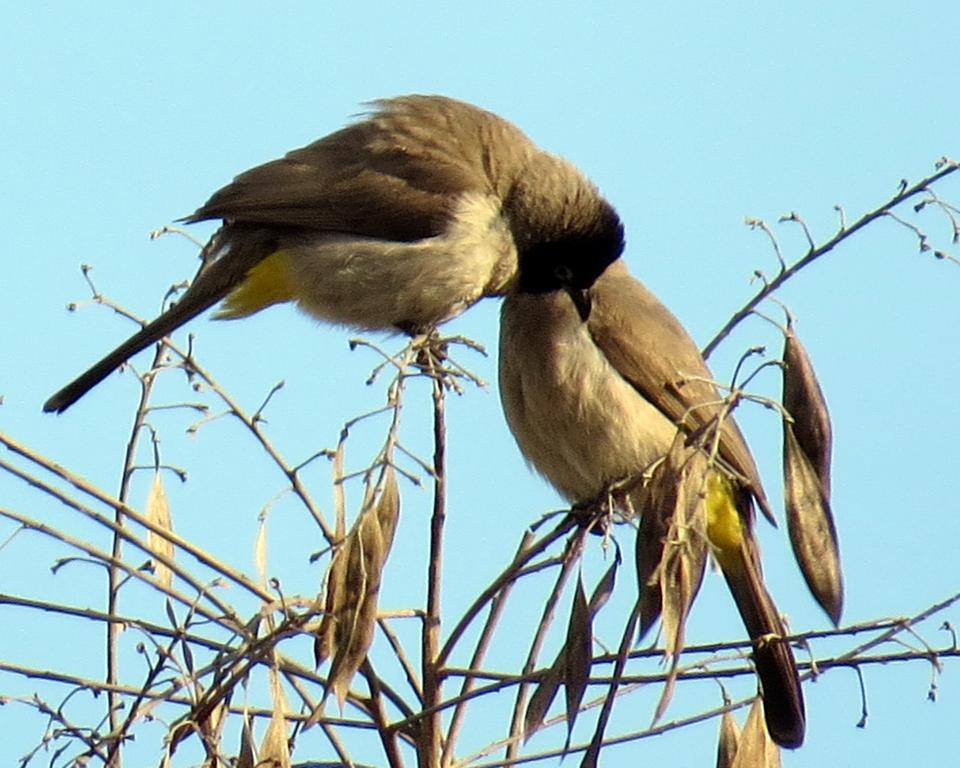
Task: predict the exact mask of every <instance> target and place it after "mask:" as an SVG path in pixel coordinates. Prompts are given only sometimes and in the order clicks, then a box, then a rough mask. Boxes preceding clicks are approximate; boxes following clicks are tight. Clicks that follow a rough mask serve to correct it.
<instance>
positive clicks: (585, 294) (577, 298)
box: [565, 285, 593, 323]
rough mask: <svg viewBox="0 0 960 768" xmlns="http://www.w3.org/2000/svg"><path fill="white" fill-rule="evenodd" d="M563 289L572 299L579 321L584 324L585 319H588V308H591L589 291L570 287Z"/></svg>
mask: <svg viewBox="0 0 960 768" xmlns="http://www.w3.org/2000/svg"><path fill="white" fill-rule="evenodd" d="M565 289H566V291H567V294H568V295H569V296H570V298H571V299H572V301H573V305H574V306H575V307H576V308H577V314H578V315H580V320H582V321H583V322H584V323H585V322H587V319H588V318H589V317H590V308H591V307H592V306H593V302H592V300H591V298H590V289H589V288H574V287H573V286H572V285H567V286H565Z"/></svg>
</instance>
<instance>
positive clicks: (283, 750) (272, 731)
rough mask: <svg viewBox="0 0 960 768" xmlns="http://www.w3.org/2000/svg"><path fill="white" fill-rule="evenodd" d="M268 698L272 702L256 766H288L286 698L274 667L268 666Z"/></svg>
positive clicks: (285, 767)
mask: <svg viewBox="0 0 960 768" xmlns="http://www.w3.org/2000/svg"><path fill="white" fill-rule="evenodd" d="M270 698H271V700H272V703H273V707H272V711H271V713H270V724H269V725H268V726H267V730H266V733H264V734H263V740H262V741H261V742H260V750H259V752H258V754H257V758H258V760H257V768H261V767H262V768H290V742H289V741H288V740H287V700H286V696H284V694H283V686H282V685H281V684H280V675H279V673H278V672H277V669H276V667H271V668H270Z"/></svg>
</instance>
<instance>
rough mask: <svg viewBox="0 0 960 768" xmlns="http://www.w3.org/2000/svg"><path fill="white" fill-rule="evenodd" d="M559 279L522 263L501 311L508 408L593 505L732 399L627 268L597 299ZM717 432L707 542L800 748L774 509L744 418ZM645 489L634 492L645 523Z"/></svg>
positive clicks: (799, 704) (605, 277)
mask: <svg viewBox="0 0 960 768" xmlns="http://www.w3.org/2000/svg"><path fill="white" fill-rule="evenodd" d="M527 269H529V270H532V272H533V274H530V273H528V272H527V271H526V270H527ZM557 276H558V272H557V271H556V270H552V271H549V272H547V271H545V270H544V269H543V267H542V265H540V264H533V263H531V264H528V265H525V268H521V272H520V276H519V288H518V290H517V291H515V292H513V293H512V294H511V295H509V296H507V297H506V298H505V299H504V301H503V304H502V307H501V313H500V339H499V363H498V368H499V371H498V375H499V386H500V397H501V401H502V405H503V410H504V414H505V416H506V421H507V424H508V426H509V428H510V431H511V432H512V433H513V435H514V437H515V439H516V441H517V444H518V446H519V448H520V451H521V453H522V454H523V455H524V457H525V458H526V460H527V461H528V463H529V464H530V465H532V467H533V468H534V469H535V470H536V471H538V472H539V473H540V474H541V475H542V476H543V477H544V478H546V480H547V481H548V482H550V483H551V484H552V485H553V486H554V487H555V488H556V489H557V490H558V491H559V492H560V494H561V495H563V496H564V497H565V498H566V499H567V500H569V501H571V502H573V503H574V504H581V505H582V504H588V503H590V502H593V501H595V500H597V499H598V498H600V497H601V495H602V494H604V493H606V492H608V491H609V489H610V488H612V487H614V486H615V484H616V483H618V482H619V481H623V480H624V479H628V478H638V477H639V476H640V475H641V473H642V472H643V471H645V470H647V469H649V468H650V467H651V466H652V465H653V464H654V462H656V461H657V460H659V459H662V458H663V457H665V456H666V455H667V454H668V452H669V451H670V449H671V445H672V444H673V442H674V439H675V438H676V437H677V435H678V429H682V430H685V431H686V432H687V434H688V435H691V436H695V435H696V434H697V432H698V430H699V431H700V432H701V434H702V430H703V428H704V427H705V426H706V425H708V424H709V423H710V422H711V420H712V419H715V418H716V416H717V414H718V413H719V411H720V408H721V407H722V398H721V397H720V395H719V394H718V391H717V389H716V387H715V386H714V385H713V383H712V381H713V380H712V379H711V376H710V371H709V369H708V368H707V365H706V363H705V361H704V359H703V357H702V356H701V354H700V352H699V350H698V349H697V346H696V344H695V343H694V342H693V340H692V339H691V337H690V336H689V334H688V333H687V331H686V330H685V329H684V328H683V326H682V325H681V324H680V322H679V321H678V320H677V319H676V317H675V316H674V315H673V314H672V313H671V312H670V311H669V310H668V309H667V308H666V307H665V306H664V305H663V304H662V303H661V302H660V301H659V300H658V299H657V298H656V297H655V296H654V295H653V294H652V293H651V292H650V291H649V290H648V289H647V288H646V287H645V286H644V285H643V284H642V283H641V282H639V281H638V280H637V279H635V278H634V277H633V276H632V275H631V274H630V272H629V270H628V269H627V266H626V264H625V263H624V261H623V259H618V260H617V261H615V262H613V263H612V264H611V265H610V266H609V267H608V268H607V269H606V270H605V271H604V272H603V273H602V274H601V275H599V276H598V278H597V279H596V281H595V282H594V284H593V285H592V287H590V288H588V289H583V288H576V287H571V286H568V285H566V284H564V282H563V280H562V279H559V280H558V279H557ZM559 276H560V277H561V278H562V277H563V274H562V270H561V271H560V273H559ZM718 431H719V435H718V439H717V451H716V453H717V456H716V460H715V461H714V462H713V464H711V465H709V469H708V472H709V474H708V475H707V477H706V478H705V483H704V487H705V504H704V510H705V518H706V526H705V528H706V530H705V534H706V538H707V540H708V542H709V544H710V549H711V551H712V553H713V555H714V558H715V559H716V561H717V562H718V564H719V566H720V569H721V571H722V572H723V575H724V577H725V580H726V582H727V584H728V586H729V588H730V591H731V592H732V595H733V597H734V600H735V602H736V604H737V607H738V609H739V613H740V615H741V618H742V620H743V622H744V625H745V627H746V629H747V632H748V634H749V636H750V639H751V642H752V647H753V660H754V666H755V668H756V670H757V674H758V677H759V679H760V686H761V689H762V694H763V700H764V711H765V716H766V723H767V730H768V732H769V733H770V736H771V737H772V738H773V740H774V741H775V742H777V743H778V744H779V745H781V746H783V747H787V748H796V747H798V746H800V745H801V744H802V742H803V738H804V732H805V727H806V726H805V723H806V715H805V710H804V702H803V691H802V689H801V685H800V681H799V676H798V672H797V666H796V662H795V660H794V657H793V652H792V651H791V649H790V646H789V644H788V642H786V641H784V640H782V638H784V637H785V636H786V635H787V631H786V629H785V626H784V623H783V620H782V619H781V617H780V614H779V612H778V611H777V608H776V606H775V604H774V602H773V599H772V597H771V596H770V593H769V592H768V591H767V589H766V587H765V585H764V582H763V578H762V573H761V568H760V559H759V550H758V546H757V543H756V539H755V537H754V532H753V517H754V514H753V504H756V505H757V506H759V507H760V509H761V510H763V511H764V513H765V514H767V515H768V516H771V515H772V511H771V510H770V505H769V502H768V500H767V497H766V495H765V493H764V491H763V486H762V485H761V482H760V477H759V474H758V471H757V467H756V464H755V463H754V460H753V458H752V456H751V454H750V450H749V448H748V447H747V444H746V441H745V439H744V437H743V435H742V433H741V432H740V430H739V428H738V427H737V425H736V423H735V422H734V420H733V419H732V418H731V417H730V416H729V415H727V416H726V417H725V418H723V419H722V420H721V421H720V426H719V430H718ZM642 490H643V489H642V488H635V489H634V490H632V491H627V492H628V493H629V500H630V501H631V502H632V503H633V505H634V509H635V511H637V512H639V513H640V514H641V515H643V513H644V512H643V508H642V504H643V498H644V496H643V494H642ZM641 530H642V529H641Z"/></svg>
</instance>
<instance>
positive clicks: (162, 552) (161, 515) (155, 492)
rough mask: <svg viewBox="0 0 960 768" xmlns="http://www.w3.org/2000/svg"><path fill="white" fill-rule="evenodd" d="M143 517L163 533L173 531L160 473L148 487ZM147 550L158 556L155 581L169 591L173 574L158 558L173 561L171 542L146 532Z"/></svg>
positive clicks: (151, 532) (156, 474)
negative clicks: (148, 491)
mask: <svg viewBox="0 0 960 768" xmlns="http://www.w3.org/2000/svg"><path fill="white" fill-rule="evenodd" d="M145 516H146V518H147V520H149V521H150V522H151V523H153V524H154V525H156V526H157V527H158V528H161V529H162V530H164V531H172V530H173V525H172V523H171V520H170V505H169V503H168V502H167V494H166V493H165V492H164V490H163V480H162V478H161V474H160V472H154V474H153V483H152V484H151V485H150V493H149V495H148V496H147V509H146V515H145ZM147 548H148V549H149V550H150V551H151V552H153V553H154V554H155V555H157V556H158V557H157V559H156V561H155V562H154V567H153V573H154V575H155V576H156V578H157V581H159V582H160V584H162V585H163V586H164V587H166V588H167V589H170V587H171V585H172V584H173V574H172V573H171V571H170V569H169V568H168V567H167V566H166V565H164V564H163V563H162V562H160V558H161V557H162V558H167V559H169V560H172V559H173V542H171V541H170V539H168V538H166V537H164V536H161V535H160V534H158V533H155V532H154V531H152V530H148V531H147Z"/></svg>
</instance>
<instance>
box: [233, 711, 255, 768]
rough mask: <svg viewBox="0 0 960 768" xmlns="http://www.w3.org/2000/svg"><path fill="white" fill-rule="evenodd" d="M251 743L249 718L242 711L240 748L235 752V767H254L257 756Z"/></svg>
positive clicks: (251, 735)
mask: <svg viewBox="0 0 960 768" xmlns="http://www.w3.org/2000/svg"><path fill="white" fill-rule="evenodd" d="M255 752H256V750H255V748H254V745H253V731H252V730H251V729H250V718H249V716H248V715H247V713H246V712H244V713H243V728H242V729H241V730H240V750H239V752H238V754H237V768H255V766H256V762H257V758H256V755H255V754H254V753H255Z"/></svg>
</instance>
